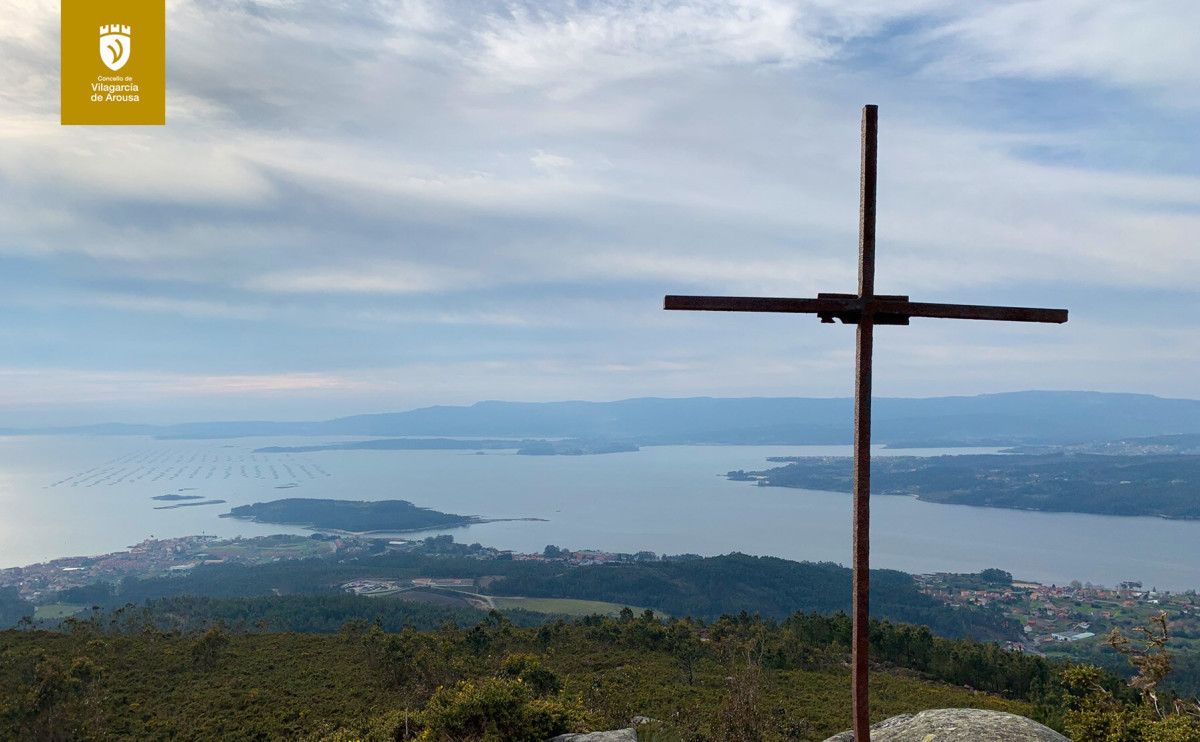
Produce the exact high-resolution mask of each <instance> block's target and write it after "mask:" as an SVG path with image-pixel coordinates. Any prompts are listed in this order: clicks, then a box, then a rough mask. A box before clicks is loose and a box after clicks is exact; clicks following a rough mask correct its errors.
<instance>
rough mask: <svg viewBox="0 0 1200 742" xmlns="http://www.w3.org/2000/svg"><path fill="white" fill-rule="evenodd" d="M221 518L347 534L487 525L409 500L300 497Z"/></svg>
mask: <svg viewBox="0 0 1200 742" xmlns="http://www.w3.org/2000/svg"><path fill="white" fill-rule="evenodd" d="M221 517H222V518H241V519H243V520H251V521H255V522H256V523H276V524H280V525H290V526H304V527H306V528H313V529H321V530H332V531H343V532H347V533H399V532H404V531H427V530H431V529H435V528H456V527H461V526H469V525H471V524H472V523H488V522H490V521H488V520H485V519H483V518H479V517H477V516H474V515H454V514H452V513H442V512H439V511H437V510H433V509H431V508H423V507H418V506H417V505H414V504H412V503H411V502H409V501H408V500H376V501H363V500H327V499H308V498H302V497H289V498H286V499H283V500H272V501H270V502H256V503H254V504H253V505H239V506H237V507H235V508H233V509H232V510H230V511H229V512H228V513H224V514H222V515H221Z"/></svg>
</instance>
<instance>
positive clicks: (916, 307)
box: [663, 294, 1067, 324]
mask: <svg viewBox="0 0 1200 742" xmlns="http://www.w3.org/2000/svg"><path fill="white" fill-rule="evenodd" d="M663 308H664V309H683V310H690V311H701V312H785V313H792V314H816V315H820V316H821V320H822V321H824V322H832V321H833V318H835V317H836V318H837V319H840V320H841V321H842V322H844V323H846V324H856V323H857V322H858V321H859V318H861V317H862V313H863V310H864V309H866V308H870V310H871V312H872V314H873V315H874V317H875V322H876V323H877V324H908V322H907V318H909V317H938V318H943V319H982V320H1005V321H1009V322H1049V323H1053V324H1062V323H1064V322H1066V321H1067V310H1065V309H1039V308H1035V307H997V306H985V305H980V304H936V303H932V302H920V301H909V300H908V299H907V297H902V296H876V297H875V298H873V299H871V300H868V301H866V302H864V301H863V300H862V299H860V298H858V297H857V296H854V295H852V294H820V295H818V297H817V298H815V299H787V298H777V297H757V296H668V297H666V300H665V301H664V302H663Z"/></svg>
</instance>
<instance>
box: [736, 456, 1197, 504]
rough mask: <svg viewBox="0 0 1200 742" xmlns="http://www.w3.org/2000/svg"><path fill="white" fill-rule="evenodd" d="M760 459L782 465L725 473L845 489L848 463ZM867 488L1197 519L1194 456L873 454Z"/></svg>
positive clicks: (962, 500) (952, 499)
mask: <svg viewBox="0 0 1200 742" xmlns="http://www.w3.org/2000/svg"><path fill="white" fill-rule="evenodd" d="M768 460H769V461H772V462H777V463H783V464H786V465H785V466H780V467H776V468H774V469H765V470H762V471H749V472H748V471H742V470H738V471H731V472H729V473H728V474H727V475H726V476H727V477H728V478H729V479H732V480H737V481H757V482H758V484H760V485H762V486H764V487H796V488H801V489H812V490H826V491H832V492H849V491H850V479H851V466H850V459H848V458H841V457H774V458H771V459H768ZM871 491H872V494H875V495H909V496H911V497H916V498H918V499H921V500H927V501H929V502H941V503H950V504H955V505H976V506H981V507H993V508H1015V509H1020V510H1047V511H1056V512H1071V513H1095V514H1101V515H1154V516H1158V517H1161V518H1180V519H1200V456H1178V455H1143V456H1123V455H1099V454H1076V453H1050V454H1041V455H1030V454H1003V455H995V454H979V455H976V454H969V455H959V456H930V457H913V456H879V457H876V458H875V460H874V461H872V462H871Z"/></svg>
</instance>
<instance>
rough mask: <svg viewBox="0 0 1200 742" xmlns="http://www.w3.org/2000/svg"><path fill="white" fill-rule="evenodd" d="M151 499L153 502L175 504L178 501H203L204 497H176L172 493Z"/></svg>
mask: <svg viewBox="0 0 1200 742" xmlns="http://www.w3.org/2000/svg"><path fill="white" fill-rule="evenodd" d="M150 499H151V500H162V501H165V502H174V501H176V500H203V499H204V495H176V494H174V493H172V494H169V495H155V496H154V497H151V498H150Z"/></svg>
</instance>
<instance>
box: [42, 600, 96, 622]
mask: <svg viewBox="0 0 1200 742" xmlns="http://www.w3.org/2000/svg"><path fill="white" fill-rule="evenodd" d="M83 608H84V606H81V605H72V604H71V603H47V604H46V605H39V606H38V607H37V610H35V611H34V612H33V619H34V620H35V621H37V620H40V619H59V618H66V617H67V616H74V615H75V614H76V613H79V612H80V611H82V610H83Z"/></svg>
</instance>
